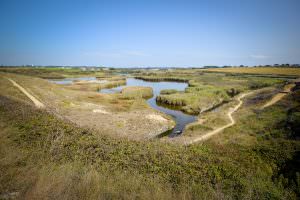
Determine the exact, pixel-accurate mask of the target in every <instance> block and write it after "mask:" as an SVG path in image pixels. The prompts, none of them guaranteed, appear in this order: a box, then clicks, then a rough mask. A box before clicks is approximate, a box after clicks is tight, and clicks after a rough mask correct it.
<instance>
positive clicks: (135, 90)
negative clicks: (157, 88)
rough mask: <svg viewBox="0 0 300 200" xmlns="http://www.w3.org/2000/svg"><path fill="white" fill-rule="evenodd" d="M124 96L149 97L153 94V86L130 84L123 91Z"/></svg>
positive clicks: (132, 97) (127, 97)
mask: <svg viewBox="0 0 300 200" xmlns="http://www.w3.org/2000/svg"><path fill="white" fill-rule="evenodd" d="M121 94H122V97H123V98H125V99H134V98H144V99H148V98H151V97H152V96H153V89H152V88H151V87H141V86H129V87H125V88H123V89H122V91H121Z"/></svg>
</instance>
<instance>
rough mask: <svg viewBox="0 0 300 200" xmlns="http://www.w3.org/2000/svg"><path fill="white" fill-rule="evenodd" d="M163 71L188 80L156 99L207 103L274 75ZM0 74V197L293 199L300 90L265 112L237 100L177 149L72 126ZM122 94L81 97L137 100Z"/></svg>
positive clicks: (296, 192) (299, 159) (116, 102)
mask: <svg viewBox="0 0 300 200" xmlns="http://www.w3.org/2000/svg"><path fill="white" fill-rule="evenodd" d="M164 73H165V72H164ZM164 73H162V72H157V73H156V72H153V74H152V75H151V76H158V77H159V76H162V74H164ZM166 74H167V75H168V76H170V77H182V78H183V79H188V80H191V81H190V82H189V84H190V86H189V88H188V89H187V90H186V91H185V92H178V93H173V94H168V95H166V94H164V95H162V96H170V97H172V96H174V99H175V100H177V99H181V100H182V101H184V100H185V101H186V102H185V103H186V106H190V105H193V106H195V108H198V107H197V106H198V105H199V104H198V103H199V102H198V101H200V100H205V98H204V97H203V96H202V95H204V96H205V97H206V98H207V100H206V101H207V102H204V103H205V104H203V105H209V104H211V100H215V99H216V97H222V95H224V97H225V96H228V98H231V95H233V96H234V95H235V93H237V92H243V91H245V90H249V89H251V84H252V83H253V82H254V83H255V81H258V83H261V82H263V81H265V82H267V85H272V86H273V85H276V84H278V83H280V82H281V81H280V80H277V79H269V78H259V79H256V78H253V77H239V76H229V75H224V74H213V73H209V74H206V73H195V71H191V70H178V71H176V70H174V71H171V72H168V73H166ZM165 76H166V75H165ZM19 78H20V80H21V77H19ZM20 80H19V79H17V81H20ZM0 81H1V82H0V83H1V85H0V88H2V90H0V94H1V95H0V141H1V142H0V174H1V176H0V198H3V197H5V195H6V196H7V195H10V194H13V193H14V192H17V193H18V194H19V197H20V198H21V199H46V198H48V199H97V198H100V199H297V198H299V195H300V189H299V188H300V187H299V186H300V180H299V169H298V166H299V163H300V156H299V152H300V142H299V140H297V138H299V131H298V130H299V123H298V122H299V121H300V119H299V116H300V115H299V113H300V107H299V104H300V102H299V99H300V98H299V97H300V92H296V93H294V94H293V95H289V96H287V98H285V99H284V100H282V101H281V102H279V103H278V104H276V105H273V106H271V107H269V108H267V109H265V110H263V111H259V110H257V109H256V108H257V107H256V106H255V104H254V103H253V104H249V103H247V101H245V104H244V106H243V108H242V109H240V110H239V112H238V113H236V115H238V120H237V124H236V125H235V126H232V127H230V128H228V129H226V130H224V133H222V134H220V135H218V137H215V138H212V139H211V140H210V141H207V142H205V143H203V144H196V145H192V146H188V147H185V146H180V145H176V144H168V143H163V142H159V141H157V140H153V141H140V142H138V141H130V140H126V139H120V138H114V137H109V136H108V135H109V133H107V132H104V130H101V129H100V130H92V129H87V128H82V127H78V126H76V125H75V124H73V123H71V122H69V121H66V120H64V119H63V118H58V117H56V116H54V115H53V114H52V113H51V112H46V111H43V110H37V109H35V108H33V107H32V106H30V104H28V103H27V102H26V101H20V99H24V96H22V95H20V93H18V91H17V90H15V88H14V87H6V86H7V82H5V80H4V79H0ZM116 81H118V80H116ZM21 83H22V82H21ZM255 84H256V83H255ZM256 85H257V84H256ZM265 86H266V84H265V83H264V84H262V85H259V86H258V87H265ZM232 88H233V89H234V91H233V92H232V91H231V89H232ZM255 88H257V86H255ZM73 92H76V91H73ZM201 94H202V95H201ZM176 95H177V96H176ZM83 96H84V95H83ZM108 96H109V95H108ZM120 96H121V95H120V94H116V95H115V96H109V98H108V97H104V95H103V96H101V95H98V96H93V95H92V94H90V95H88V96H85V97H81V98H87V99H88V100H89V101H92V100H93V101H92V102H94V101H95V102H96V101H99V102H102V101H104V98H108V99H105V101H109V102H110V104H111V105H112V106H113V107H114V108H115V109H117V108H118V106H120V104H121V103H123V104H124V105H122V106H126V107H130V108H131V107H134V106H133V105H135V104H137V105H142V104H141V103H139V102H140V101H143V102H144V100H143V99H140V98H138V99H129V100H127V99H119V98H120ZM84 100H86V99H84ZM102 103H103V102H102ZM196 103H197V104H196ZM231 103H232V102H231ZM194 104H195V105H194ZM138 107H139V106H137V109H136V111H137V112H138V110H139V109H138ZM122 109H123V108H122ZM123 110H126V109H123ZM123 110H122V111H123ZM212 114H213V113H212ZM235 117H236V116H235ZM214 119H215V120H217V121H218V122H220V121H222V119H218V118H214ZM99 123H101V121H99ZM211 123H217V122H211ZM210 129H211V128H210V124H206V123H205V122H204V124H203V125H199V124H197V125H194V126H191V127H190V130H191V131H193V132H194V133H197V132H198V133H199V132H201V131H209V130H210Z"/></svg>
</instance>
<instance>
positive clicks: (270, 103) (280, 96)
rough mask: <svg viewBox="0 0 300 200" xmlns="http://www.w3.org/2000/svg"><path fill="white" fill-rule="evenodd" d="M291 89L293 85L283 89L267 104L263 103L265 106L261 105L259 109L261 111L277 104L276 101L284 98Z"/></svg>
mask: <svg viewBox="0 0 300 200" xmlns="http://www.w3.org/2000/svg"><path fill="white" fill-rule="evenodd" d="M293 87H295V84H288V85H286V86H285V87H284V89H283V91H282V92H280V93H278V94H276V95H275V96H274V97H273V98H272V99H271V100H270V101H268V102H267V103H265V105H263V106H262V107H261V109H264V108H266V107H269V106H271V105H273V104H275V103H277V102H278V101H280V100H281V99H282V98H283V97H284V96H286V95H287V94H288V93H290V92H291V90H292V89H293Z"/></svg>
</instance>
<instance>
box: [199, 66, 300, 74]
mask: <svg viewBox="0 0 300 200" xmlns="http://www.w3.org/2000/svg"><path fill="white" fill-rule="evenodd" d="M202 71H204V72H205V71H208V72H224V73H241V74H275V75H292V76H300V68H277V67H249V68H245V67H236V68H212V69H204V70H202Z"/></svg>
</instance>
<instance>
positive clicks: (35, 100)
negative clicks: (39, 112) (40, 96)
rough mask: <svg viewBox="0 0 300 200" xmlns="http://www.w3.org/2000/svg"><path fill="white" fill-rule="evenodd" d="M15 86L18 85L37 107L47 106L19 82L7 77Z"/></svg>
mask: <svg viewBox="0 0 300 200" xmlns="http://www.w3.org/2000/svg"><path fill="white" fill-rule="evenodd" d="M7 79H8V80H9V81H10V82H11V83H12V84H13V85H14V86H15V87H17V88H18V89H19V90H21V92H23V93H24V94H25V95H26V96H27V97H28V98H29V99H30V100H31V101H32V102H33V103H34V105H35V106H36V107H37V108H45V105H44V104H43V103H42V102H40V101H39V100H37V99H36V98H35V97H34V96H32V95H31V94H30V93H28V92H27V91H26V90H25V89H24V88H23V87H22V86H20V85H19V84H18V83H16V82H15V81H14V80H12V79H10V78H7Z"/></svg>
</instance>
